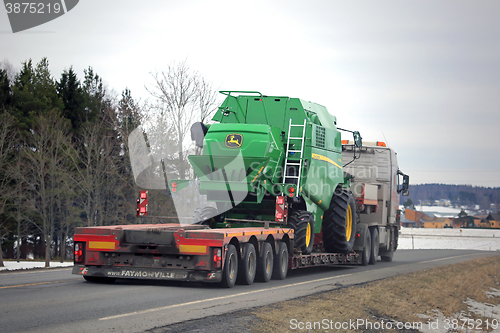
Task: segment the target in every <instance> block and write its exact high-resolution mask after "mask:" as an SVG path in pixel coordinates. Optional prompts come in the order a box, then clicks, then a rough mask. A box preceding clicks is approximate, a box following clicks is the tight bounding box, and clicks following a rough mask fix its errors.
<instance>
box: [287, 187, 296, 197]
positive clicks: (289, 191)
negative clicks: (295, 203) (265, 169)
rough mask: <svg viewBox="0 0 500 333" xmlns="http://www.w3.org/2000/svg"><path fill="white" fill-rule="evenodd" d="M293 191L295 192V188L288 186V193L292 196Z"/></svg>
mask: <svg viewBox="0 0 500 333" xmlns="http://www.w3.org/2000/svg"><path fill="white" fill-rule="evenodd" d="M293 192H295V188H293V187H290V188H288V193H290V197H293Z"/></svg>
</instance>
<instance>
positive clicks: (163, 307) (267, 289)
mask: <svg viewBox="0 0 500 333" xmlns="http://www.w3.org/2000/svg"><path fill="white" fill-rule="evenodd" d="M358 273H359V272H358ZM358 273H351V274H344V275H338V276H334V277H328V278H322V279H317V280H313V281H304V282H298V283H294V284H287V285H284V286H278V287H272V288H266V289H260V290H254V291H248V292H246V293H239V294H234V295H228V296H221V297H214V298H209V299H202V300H199V301H193V302H188V303H182V304H173V305H168V306H162V307H159V308H154V309H148V310H142V311H134V312H130V313H124V314H120V315H116V316H109V317H103V318H99V320H108V319H116V318H122V317H128V316H133V315H137V314H143V313H149V312H155V311H161V310H168V309H172V308H178V307H181V306H186V305H193V304H199V303H204V302H211V301H218V300H221V299H227V298H232V297H238V296H245V295H251V294H256V293H261V292H266V291H270V290H276V289H282V288H287V287H295V286H300V285H303V284H308V283H312V282H319V281H326V280H331V279H338V278H343V277H346V276H351V275H354V274H358Z"/></svg>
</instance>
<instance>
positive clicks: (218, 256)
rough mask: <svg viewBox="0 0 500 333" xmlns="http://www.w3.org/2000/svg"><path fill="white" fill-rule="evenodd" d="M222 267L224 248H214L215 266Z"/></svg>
mask: <svg viewBox="0 0 500 333" xmlns="http://www.w3.org/2000/svg"><path fill="white" fill-rule="evenodd" d="M221 267H222V249H214V268H221Z"/></svg>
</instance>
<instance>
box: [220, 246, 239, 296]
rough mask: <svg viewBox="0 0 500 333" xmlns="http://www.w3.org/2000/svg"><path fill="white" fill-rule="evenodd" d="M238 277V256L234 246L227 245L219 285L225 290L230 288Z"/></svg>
mask: <svg viewBox="0 0 500 333" xmlns="http://www.w3.org/2000/svg"><path fill="white" fill-rule="evenodd" d="M237 276H238V254H237V253H236V248H235V247H234V245H232V244H229V245H228V246H227V251H226V260H225V263H224V268H223V269H222V281H221V284H222V286H223V287H225V288H232V287H233V286H234V284H235V283H236V277H237Z"/></svg>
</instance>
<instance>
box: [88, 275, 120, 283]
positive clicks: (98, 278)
mask: <svg viewBox="0 0 500 333" xmlns="http://www.w3.org/2000/svg"><path fill="white" fill-rule="evenodd" d="M83 278H84V279H85V281H88V282H92V283H108V284H111V283H114V282H115V281H116V279H115V278H108V277H103V276H83Z"/></svg>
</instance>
